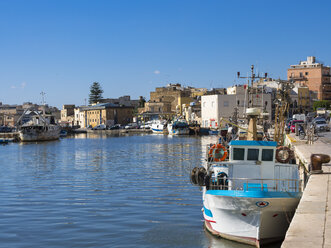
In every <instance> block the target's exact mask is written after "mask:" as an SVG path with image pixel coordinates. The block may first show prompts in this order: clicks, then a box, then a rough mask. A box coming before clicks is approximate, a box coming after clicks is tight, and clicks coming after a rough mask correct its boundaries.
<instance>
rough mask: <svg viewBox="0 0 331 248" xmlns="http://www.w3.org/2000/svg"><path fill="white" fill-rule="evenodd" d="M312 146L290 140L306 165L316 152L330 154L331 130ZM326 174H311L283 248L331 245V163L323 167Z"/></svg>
mask: <svg viewBox="0 0 331 248" xmlns="http://www.w3.org/2000/svg"><path fill="white" fill-rule="evenodd" d="M322 135H323V137H320V138H319V139H318V140H317V141H316V142H314V144H313V145H307V144H306V143H305V142H304V141H300V140H297V139H296V137H295V136H294V135H293V134H291V135H290V137H289V139H290V140H291V144H292V145H293V146H294V147H295V151H296V153H297V155H298V157H299V159H300V160H301V162H303V163H304V164H305V165H306V167H307V166H308V164H309V163H310V155H311V154H313V153H322V154H328V155H329V156H331V133H323V134H322ZM322 169H323V174H312V175H310V177H309V181H308V183H307V185H306V188H305V190H304V193H303V196H302V198H301V200H300V203H299V206H298V208H297V210H296V213H295V215H294V218H293V220H292V222H291V224H290V227H289V229H288V231H287V233H286V237H285V240H284V242H283V244H282V248H293V247H300V248H305V247H307V248H308V247H309V248H310V247H323V248H331V164H328V165H324V166H323V167H322Z"/></svg>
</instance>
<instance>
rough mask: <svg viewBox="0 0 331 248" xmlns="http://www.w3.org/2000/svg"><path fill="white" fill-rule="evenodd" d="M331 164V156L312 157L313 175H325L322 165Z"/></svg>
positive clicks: (319, 155)
mask: <svg viewBox="0 0 331 248" xmlns="http://www.w3.org/2000/svg"><path fill="white" fill-rule="evenodd" d="M328 162H330V156H329V155H326V154H312V155H311V156H310V163H311V172H310V173H312V174H320V173H323V170H322V164H323V163H328Z"/></svg>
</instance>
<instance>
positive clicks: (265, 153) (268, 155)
mask: <svg viewBox="0 0 331 248" xmlns="http://www.w3.org/2000/svg"><path fill="white" fill-rule="evenodd" d="M273 159H274V150H273V149H263V150H262V161H273Z"/></svg>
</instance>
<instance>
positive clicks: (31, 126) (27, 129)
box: [18, 110, 61, 141]
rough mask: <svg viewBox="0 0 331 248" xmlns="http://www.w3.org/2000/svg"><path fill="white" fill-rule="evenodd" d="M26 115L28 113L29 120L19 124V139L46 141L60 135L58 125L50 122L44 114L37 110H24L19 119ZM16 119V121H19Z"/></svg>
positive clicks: (55, 138)
mask: <svg viewBox="0 0 331 248" xmlns="http://www.w3.org/2000/svg"><path fill="white" fill-rule="evenodd" d="M26 115H30V118H31V119H30V120H29V121H27V122H26V123H24V124H23V125H21V126H19V129H18V133H19V138H20V140H21V141H48V140H57V139H59V137H60V131H61V128H60V126H58V125H56V124H50V123H49V122H48V121H47V120H46V118H45V115H41V114H40V113H39V112H38V111H29V110H28V111H24V113H23V115H22V116H21V117H20V119H19V121H20V120H21V119H22V118H24V117H25V116H26ZM19 121H18V122H19Z"/></svg>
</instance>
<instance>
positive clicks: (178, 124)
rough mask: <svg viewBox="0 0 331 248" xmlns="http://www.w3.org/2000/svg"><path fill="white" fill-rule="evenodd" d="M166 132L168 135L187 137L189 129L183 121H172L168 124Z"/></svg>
mask: <svg viewBox="0 0 331 248" xmlns="http://www.w3.org/2000/svg"><path fill="white" fill-rule="evenodd" d="M168 132H169V134H170V135H187V134H189V133H190V129H189V125H188V123H187V122H186V121H185V120H174V121H172V122H171V123H169V124H168Z"/></svg>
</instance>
